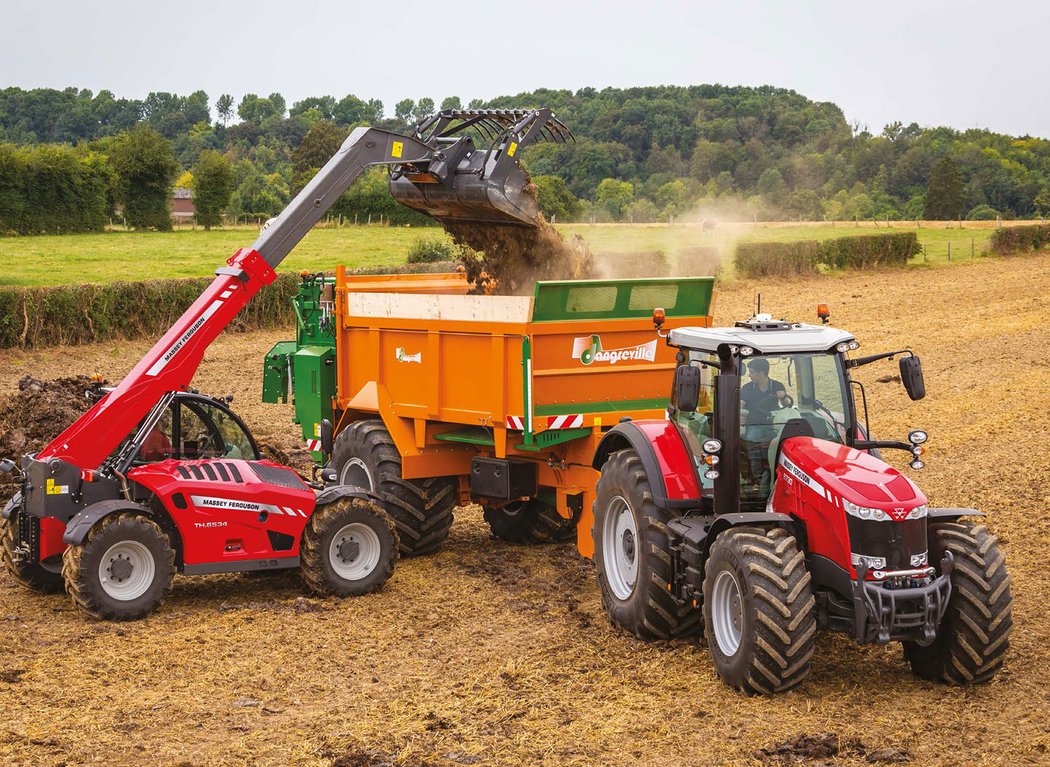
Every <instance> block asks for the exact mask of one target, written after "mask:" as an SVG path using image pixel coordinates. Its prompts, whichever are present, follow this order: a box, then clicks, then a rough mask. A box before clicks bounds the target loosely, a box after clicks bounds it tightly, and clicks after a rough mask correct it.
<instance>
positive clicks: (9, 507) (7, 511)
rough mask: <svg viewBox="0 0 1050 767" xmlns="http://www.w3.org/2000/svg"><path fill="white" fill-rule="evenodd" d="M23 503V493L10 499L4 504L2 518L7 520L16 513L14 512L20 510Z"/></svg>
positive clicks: (16, 494) (0, 515) (0, 513)
mask: <svg viewBox="0 0 1050 767" xmlns="http://www.w3.org/2000/svg"><path fill="white" fill-rule="evenodd" d="M20 503H22V493H20V492H18V493H15V494H14V495H12V496H11V498H10V499H8V501H7V503H5V504H4V510H3V512H0V518H2V519H7V518H9V517H10V516H11V514H12V513H14V510H15V509H17V508H18V506H19V504H20Z"/></svg>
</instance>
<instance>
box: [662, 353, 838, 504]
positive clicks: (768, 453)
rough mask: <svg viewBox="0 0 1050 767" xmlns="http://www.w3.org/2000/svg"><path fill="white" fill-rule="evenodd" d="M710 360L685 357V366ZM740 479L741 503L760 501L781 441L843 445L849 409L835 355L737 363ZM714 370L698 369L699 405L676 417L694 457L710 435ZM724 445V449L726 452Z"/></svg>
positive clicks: (752, 359)
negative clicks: (795, 439)
mask: <svg viewBox="0 0 1050 767" xmlns="http://www.w3.org/2000/svg"><path fill="white" fill-rule="evenodd" d="M705 359H712V358H711V357H710V355H708V354H706V353H704V352H690V363H691V364H694V365H700V363H701V360H705ZM741 362H742V365H741V370H740V444H739V450H740V474H741V478H740V480H741V500H743V501H758V500H765V499H766V498H767V497H768V496H769V492H770V486H771V481H772V477H773V474H774V472H775V469H774V467H775V465H776V456H777V448H778V447H779V446H780V442H781V440H782V439H785V438H787V437H791V436H812V437H816V438H818V439H825V440H829V441H831V442H839V443H843V444H844V443H845V442H846V435H847V433H848V432H849V429H850V426H849V423H848V420H849V415H848V414H849V412H850V410H849V407H848V404H847V399H846V397H847V392H846V386H845V375H844V371H843V369H842V360H841V358H840V356H839V355H837V354H823V353H820V354H811V353H806V354H784V355H766V356H755V357H749V358H745V359H742V360H741ZM717 373H718V371H717V370H716V369H715V368H712V367H707V366H702V367H701V392H700V404H699V407H698V408H697V411H696V412H695V413H679V415H678V421H679V423H680V424H681V425H682V426H683V427H685V429H684V430H685V432H686V436H687V439H688V441H689V443H690V445H691V446H692V448H693V450H694V452H696V453H697V455H699V445H700V443H702V441H703V439H704V438H705V437H709V436H712V434H713V423H714V418H715V413H714V412H713V411H712V407H713V403H714V401H715V400H714V393H713V388H714V377H715V375H717ZM729 447H730V446H728V445H727V446H726V448H729ZM704 484H705V488H709V487H710V485H711V483H710V481H705V483H704Z"/></svg>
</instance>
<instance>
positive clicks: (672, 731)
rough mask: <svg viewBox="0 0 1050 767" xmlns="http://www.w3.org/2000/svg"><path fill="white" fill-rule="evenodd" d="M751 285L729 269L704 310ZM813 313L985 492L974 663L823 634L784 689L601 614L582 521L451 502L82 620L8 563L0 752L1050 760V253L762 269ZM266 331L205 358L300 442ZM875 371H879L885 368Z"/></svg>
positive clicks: (883, 412) (128, 758)
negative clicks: (730, 685)
mask: <svg viewBox="0 0 1050 767" xmlns="http://www.w3.org/2000/svg"><path fill="white" fill-rule="evenodd" d="M758 287H759V286H758V285H756V284H754V283H748V282H738V283H734V284H730V285H725V286H722V287H721V289H720V290H719V292H718V294H717V298H716V303H715V310H716V320H717V321H718V322H719V323H726V322H730V321H732V320H735V319H739V318H742V317H746V316H747V314H749V312H750V310H751V307H752V305H753V298H754V293H755V291H756V289H757V288H758ZM761 291H762V300H763V307H764V308H765V309H767V310H770V311H772V312H773V313H774V314H776V315H778V316H779V315H783V316H786V317H789V318H797V319H803V320H809V319H812V318H813V315H814V311H815V306H816V303H817V302H818V301H827V302H829V303H830V305H831V312H832V322H833V323H834V324H836V325H838V326H840V327H845V328H849V329H851V330H852V331H854V332H855V333H856V334H857V336H858V338H859V339H860V340H861V342H862V344H863V345H862V348H861V353H867V354H871V353H875V352H877V351H882V350H888V349H895V348H902V347H903V346H907V345H912V346H913V347H914V348H915V349H916V351H917V352H918V354H919V355H920V356H921V357H922V361H923V365H924V367H925V370H926V380H927V388H928V391H929V395H928V397H927V398H926V399H925V400H923V401H922V402H918V403H913V402H911V401H910V400H908V398H907V396H906V395H905V394H904V392H903V391H902V389H901V388H900V384H899V383H898V382H896V381H894V380H893V375H894V374H895V372H896V371H895V369H894V364H893V363H890V362H886V363H883V364H882V366H880V364H879V363H876V364H873V365H871V366H869V367H866V368H861V369H859V370H858V371H857V372H858V373H860V375H861V376H862V380H863V381H864V383H865V385H866V387H867V391H868V404H869V407H870V409H871V414H872V425H873V427H874V429H875V433H876V434H877V435H878V436H885V437H887V438H889V437H899V436H902V435H904V434H905V433H906V432H907V430H908V429H909V428H916V427H920V426H922V427H925V428H927V429H928V430H929V432H930V435H931V436H930V443H929V453H928V454H927V456H926V457H927V458H928V461H927V468H926V469H925V470H924V471H922V472H920V473H918V474H917V475H916V478H917V481H918V482H919V484H920V485H921V486H922V487H923V488H924V490H925V491H926V492H927V494H928V495H929V497H930V499H931V502H933V503H935V504H937V505H944V506H955V505H958V506H976V507H978V508H981V509H983V510H984V511H986V512H987V513H988V519H987V523H988V525H989V527H990V528H991V529H992V530H993V531H994V532H995V533H997V534H998V535H999V537H1000V539H1001V541H1002V545H1003V550H1004V552H1005V553H1006V556H1007V559H1008V564H1009V568H1010V571H1011V574H1012V577H1013V593H1014V598H1015V607H1014V621H1015V626H1014V632H1013V637H1012V648H1011V652H1010V655H1009V656H1008V660H1007V664H1006V667H1005V669H1004V671H1003V672H1002V673H1001V674H1000V675H999V676H998V677H996V679H995V680H994V681H993V682H992V683H991V684H989V685H986V686H983V687H979V688H974V689H958V688H947V687H943V686H940V685H936V684H931V683H927V682H921V681H918V680H916V679H914V678H913V677H912V676H911V675H910V674H909V673H908V670H907V668H906V667H905V665H904V663H903V661H902V659H901V652H900V648H899V646H893V645H891V646H888V647H859V646H856V645H854V644H852V643H851V642H850V641H848V640H847V639H846V638H844V637H842V636H839V635H834V634H823V635H821V636H820V638H819V640H818V645H817V652H816V654H815V655H814V659H813V673H812V675H811V676H810V678H809V679H808V680H807V681H806V682H805V683H804V684H803V685H802V687H801V688H800V689H799V690H797V691H795V692H792V693H789V694H786V695H782V696H779V697H776V698H772V699H749V698H743V697H741V696H739V695H737V694H736V693H733V692H731V691H729V690H728V689H726V688H725V687H724V686H723V685H722V684H721V683H720V682H719V681H718V680H717V678H716V677H715V675H714V672H713V670H712V667H711V664H710V661H709V660H708V658H707V655H706V653H705V652H704V650H703V649H702V648H699V647H698V646H697V644H696V642H695V640H681V641H675V642H657V643H643V642H639V641H638V640H635V639H634V638H632V637H628V636H625V635H624V634H622V633H620V632H618V631H616V630H614V629H612V628H611V627H610V626H609V625H608V623H607V621H606V619H605V616H604V614H603V613H602V610H601V607H600V604H599V599H598V591H597V588H596V586H595V579H594V573H593V568H592V566H591V564H590V563H589V562H586V561H583V560H581V559H579V558H578V557H577V556H576V555H575V553H574V550H573V548H572V547H571V546H537V547H522V546H512V545H508V544H503V543H499V542H496V541H493V540H491V539H490V538H489V536H488V534H487V530H486V527H485V525H484V523H483V522H482V520H481V515H480V512H478V510H477V509H474V508H472V509H466V510H460V511H459V512H458V513H457V519H456V524H455V525H454V526H453V529H452V534H451V536H450V539H449V542H448V546H447V547H446V548H445V549H444V550H443V551H442V552H441V553H439V554H437V555H435V556H432V557H426V558H421V559H409V560H401V561H400V562H399V564H398V568H397V571H396V572H395V574H394V577H393V578H392V579H391V581H390V582H389V584H388V585H387V586H386V588H385V589H384V590H383V591H382V592H381V593H379V594H375V595H371V596H368V597H365V598H362V599H356V600H347V601H341V602H340V601H337V600H334V599H316V598H314V597H312V596H310V595H308V594H305V593H304V592H303V590H302V588H301V587H300V585H299V583H298V581H297V580H296V578H295V576H294V575H285V576H280V577H272V578H251V577H245V576H211V577H206V578H179V579H176V585H175V588H174V591H173V593H172V594H171V596H170V597H169V599H168V601H167V602H166V603H165V605H164V607H163V608H162V609H161V610H160V612H158V613H157V614H156V615H155V616H153V617H151V618H150V619H148V620H145V621H141V622H137V623H132V624H122V625H116V624H103V623H93V622H88V621H85V620H82V619H81V618H79V617H78V616H77V615H76V614H75V613H74V612H73V611H72V609H71V606H70V603H69V601H68V600H67V599H66V598H65V597H63V596H53V597H41V596H37V595H32V594H28V593H26V592H24V591H23V590H22V589H21V588H20V587H18V586H17V585H16V584H15V583H14V582H13V581H12V580H11V579H10V578H9V577H8V576H7V575H6V574H4V575H0V646H2V647H3V650H2V651H0V711H3V715H2V716H3V719H2V722H0V762H2V763H4V764H11V765H57V764H67V765H79V764H94V763H104V764H108V765H114V766H115V767H119V766H120V765H141V764H147V763H148V764H157V765H246V764H247V765H309V766H311V767H313V766H316V767H322V766H324V767H330V766H332V765H342V767H347V766H353V767H376V766H377V765H398V766H399V767H408V766H412V767H422V766H423V765H429V766H430V767H453V766H454V765H468V764H478V765H482V764H484V765H515V766H517V765H569V766H580V767H582V766H583V765H587V766H588V767H590V766H591V765H612V766H615V767H618V766H620V765H623V766H624V767H627V766H632V767H633V765H671V766H675V767H693V766H700V765H721V764H730V765H752V766H758V765H766V766H768V765H780V764H791V765H810V766H815V765H836V766H838V765H870V764H892V763H896V764H913V765H916V766H918V765H922V767H934V766H936V765H960V766H967V767H968V766H969V765H982V766H983V765H987V766H989V767H992V766H998V765H1046V764H1048V763H1050V720H1048V717H1047V713H1046V712H1047V705H1048V703H1050V700H1048V692H1047V690H1048V689H1050V649H1048V648H1050V617H1048V615H1047V611H1046V606H1045V605H1046V597H1047V595H1050V572H1048V568H1047V567H1046V564H1045V561H1046V552H1047V551H1048V550H1050V514H1048V508H1050V504H1048V501H1050V497H1048V490H1047V488H1048V487H1050V447H1048V440H1047V438H1046V435H1047V434H1048V433H1050V415H1048V413H1050V408H1048V406H1047V400H1046V397H1045V395H1044V393H1043V392H1044V389H1045V381H1046V377H1047V372H1048V367H1050V363H1048V361H1047V357H1046V343H1047V331H1046V317H1047V316H1048V314H1050V256H1046V255H1043V256H1033V257H1027V258H1017V259H1011V260H991V259H989V260H980V261H978V262H977V263H976V264H975V265H969V264H965V265H956V266H952V267H942V268H931V269H909V270H905V271H900V272H890V271H886V272H879V273H871V274H849V275H838V276H832V277H820V278H811V279H795V280H785V281H782V282H779V283H775V284H774V283H766V284H763V285H761ZM279 339H280V334H278V333H254V334H249V335H228V336H225V337H224V338H222V339H221V340H220V341H219V342H218V343H217V344H216V345H215V347H214V348H213V349H212V350H211V351H210V352H209V354H208V357H207V359H206V360H205V362H204V365H203V366H202V368H201V371H200V373H199V375H198V377H197V379H196V380H195V385H197V386H199V387H200V388H201V389H203V390H206V391H209V392H211V393H215V394H225V393H227V392H232V393H233V394H234V395H235V400H234V407H236V408H237V409H238V410H239V412H240V413H241V414H242V415H244V417H245V418H246V420H247V421H248V422H249V424H250V425H251V426H252V428H253V429H254V430H255V431H256V432H257V434H258V435H259V436H260V438H261V439H263V440H264V441H272V442H273V443H274V444H276V445H278V446H280V447H282V449H285V450H292V449H297V448H298V446H299V443H298V442H297V440H296V439H295V436H296V435H295V430H294V428H293V427H292V424H291V419H290V412H289V408H287V407H285V406H273V405H261V404H258V398H259V390H260V384H261V359H262V355H263V353H264V352H265V351H266V350H267V349H269V348H270V345H271V344H272V343H273V342H274V341H276V340H279ZM147 346H148V344H146V343H135V344H131V343H125V344H119V345H114V344H106V345H94V346H87V347H77V348H75V349H52V350H48V351H47V352H40V353H33V354H27V353H24V352H17V351H5V352H3V353H2V354H0V360H2V361H3V364H2V365H0V393H5V392H6V393H14V392H16V391H17V384H18V380H19V379H20V378H21V377H22V376H24V375H26V374H32V375H33V376H35V377H37V378H41V379H51V378H58V377H62V376H69V375H71V374H72V373H85V374H90V373H93V372H99V373H102V374H103V375H105V376H107V377H108V378H110V380H117V379H118V378H119V377H120V376H121V375H123V373H124V372H126V371H127V370H128V369H129V368H130V367H131V365H132V364H133V363H134V362H135V361H136V360H137V358H138V355H140V354H141V353H142V352H143V351H144V350H145V348H146V347H147ZM880 379H885V381H884V382H880Z"/></svg>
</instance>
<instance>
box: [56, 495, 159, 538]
mask: <svg viewBox="0 0 1050 767" xmlns="http://www.w3.org/2000/svg"><path fill="white" fill-rule="evenodd" d="M122 511H131V512H134V513H136V514H142V515H145V516H149V512H148V511H147V510H146V509H145V508H144V507H142V506H140V505H139V504H137V503H132V502H131V501H125V500H113V501H99V502H98V503H93V504H91V505H90V506H85V507H84V508H83V509H81V510H80V511H78V512H77V513H76V514H74V515H73V518H72V519H71V520H69V522H68V523H66V532H65V534H64V535H63V536H62V542H63V543H65V544H67V545H69V546H79V545H80V544H82V543H83V542H84V540H85V539H86V538H87V534H88V531H89V530H90V529H91V528H92V527H94V526H95V523H97V522H98V521H99V520H100V519H103V518H105V517H108V516H109V515H111V514H119V513H120V512H122Z"/></svg>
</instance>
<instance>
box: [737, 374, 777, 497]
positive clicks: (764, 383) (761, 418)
mask: <svg viewBox="0 0 1050 767" xmlns="http://www.w3.org/2000/svg"><path fill="white" fill-rule="evenodd" d="M747 372H748V374H749V375H750V376H751V380H750V381H748V382H747V383H746V384H744V385H743V386H741V387H740V417H741V422H742V423H743V425H744V442H745V444H746V445H747V457H748V461H749V463H750V464H751V476H752V478H753V479H754V481H755V482H756V483H757V484H758V487H759V493H760V494H761V495H762V496H763V497H764V496H766V495H768V494H769V481H770V467H769V458H768V452H769V443H770V442H772V441H773V439H774V438H775V437H776V429H775V428H774V427H773V411H774V410H779V409H780V408H781V407H783V406H784V404H785V401H786V397H787V390H786V389H785V388H784V384H782V383H780V381H777V380H775V379H773V378H770V377H769V360H765V359H763V358H761V357H758V358H757V359H753V360H751V362H749V363H748V364H747Z"/></svg>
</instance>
